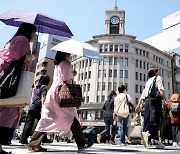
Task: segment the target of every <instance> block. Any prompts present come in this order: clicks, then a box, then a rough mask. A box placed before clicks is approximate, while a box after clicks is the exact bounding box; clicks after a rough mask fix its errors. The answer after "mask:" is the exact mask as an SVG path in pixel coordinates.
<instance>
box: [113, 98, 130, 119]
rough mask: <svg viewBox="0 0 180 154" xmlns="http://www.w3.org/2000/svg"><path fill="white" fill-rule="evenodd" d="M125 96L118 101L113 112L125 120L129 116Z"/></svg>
mask: <svg viewBox="0 0 180 154" xmlns="http://www.w3.org/2000/svg"><path fill="white" fill-rule="evenodd" d="M126 101H127V100H126V96H125V97H124V99H123V100H122V101H119V102H118V103H117V105H116V106H115V109H114V112H115V114H117V115H119V116H121V117H123V118H126V117H127V116H128V115H129V106H128V104H127V102H126Z"/></svg>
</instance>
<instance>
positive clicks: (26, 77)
mask: <svg viewBox="0 0 180 154" xmlns="http://www.w3.org/2000/svg"><path fill="white" fill-rule="evenodd" d="M33 81H34V73H33V72H29V71H22V73H21V78H20V81H19V86H18V88H17V93H16V95H15V96H13V97H10V98H6V99H0V107H23V106H27V105H29V104H30V103H31V92H32V85H33Z"/></svg>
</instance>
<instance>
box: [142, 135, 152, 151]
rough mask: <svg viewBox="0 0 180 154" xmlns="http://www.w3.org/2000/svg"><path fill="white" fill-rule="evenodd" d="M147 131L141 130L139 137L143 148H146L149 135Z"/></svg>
mask: <svg viewBox="0 0 180 154" xmlns="http://www.w3.org/2000/svg"><path fill="white" fill-rule="evenodd" d="M149 135H150V134H149V132H141V138H142V142H143V145H144V147H145V148H148V137H149Z"/></svg>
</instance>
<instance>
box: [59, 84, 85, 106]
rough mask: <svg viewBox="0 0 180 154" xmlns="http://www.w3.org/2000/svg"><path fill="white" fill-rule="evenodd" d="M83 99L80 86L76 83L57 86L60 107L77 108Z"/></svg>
mask: <svg viewBox="0 0 180 154" xmlns="http://www.w3.org/2000/svg"><path fill="white" fill-rule="evenodd" d="M82 101H83V98H82V91H81V87H80V85H78V84H74V83H73V82H72V84H67V83H65V82H64V84H63V85H61V86H59V88H58V102H59V106H60V107H62V108H66V107H77V108H79V107H80V105H81V103H82Z"/></svg>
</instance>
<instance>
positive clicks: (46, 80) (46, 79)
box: [36, 75, 50, 88]
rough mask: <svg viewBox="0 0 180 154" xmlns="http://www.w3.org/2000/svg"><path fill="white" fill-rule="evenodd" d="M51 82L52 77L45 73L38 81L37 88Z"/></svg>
mask: <svg viewBox="0 0 180 154" xmlns="http://www.w3.org/2000/svg"><path fill="white" fill-rule="evenodd" d="M49 82H50V78H49V76H48V75H44V76H41V77H40V79H39V82H38V85H37V86H36V88H40V87H41V86H42V85H46V86H47V85H48V84H49Z"/></svg>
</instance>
